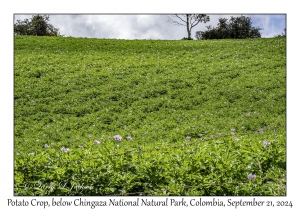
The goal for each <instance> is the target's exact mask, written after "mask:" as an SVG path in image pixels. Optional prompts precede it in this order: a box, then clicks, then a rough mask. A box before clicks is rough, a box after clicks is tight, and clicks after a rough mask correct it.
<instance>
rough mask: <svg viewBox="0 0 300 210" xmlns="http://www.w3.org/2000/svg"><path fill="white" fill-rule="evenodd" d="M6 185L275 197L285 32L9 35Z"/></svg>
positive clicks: (18, 190)
mask: <svg viewBox="0 0 300 210" xmlns="http://www.w3.org/2000/svg"><path fill="white" fill-rule="evenodd" d="M14 193H15V195H19V196H25V195H26V196H31V195H35V196H36V195H51V196H64V195H73V196H74V195H80V196H96V195H97V196H101V195H110V196H113V195H118V196H121V195H124V196H129V195H133V196H175V195H176V196H177V195H180V196H260V195H263V196H285V195H286V39H285V38H261V39H237V40H231V39H228V40H207V41H195V40H194V41H190V40H118V39H94V38H73V37H37V36H15V38H14Z"/></svg>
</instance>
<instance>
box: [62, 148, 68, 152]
mask: <svg viewBox="0 0 300 210" xmlns="http://www.w3.org/2000/svg"><path fill="white" fill-rule="evenodd" d="M61 150H62V151H63V152H70V149H69V148H64V147H63V148H61Z"/></svg>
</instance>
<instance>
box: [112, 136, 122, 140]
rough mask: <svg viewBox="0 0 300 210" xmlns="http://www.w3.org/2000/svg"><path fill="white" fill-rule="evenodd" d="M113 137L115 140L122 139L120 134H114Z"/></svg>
mask: <svg viewBox="0 0 300 210" xmlns="http://www.w3.org/2000/svg"><path fill="white" fill-rule="evenodd" d="M114 139H115V140H117V141H122V136H120V135H115V136H114Z"/></svg>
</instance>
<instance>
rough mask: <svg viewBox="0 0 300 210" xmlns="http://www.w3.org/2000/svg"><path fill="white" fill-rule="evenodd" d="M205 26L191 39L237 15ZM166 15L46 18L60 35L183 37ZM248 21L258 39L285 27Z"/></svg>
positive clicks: (282, 19)
mask: <svg viewBox="0 0 300 210" xmlns="http://www.w3.org/2000/svg"><path fill="white" fill-rule="evenodd" d="M208 15H209V16H210V21H209V22H207V23H199V24H198V25H197V26H196V27H194V28H193V30H192V37H193V38H194V37H195V33H196V31H205V30H206V27H205V26H208V25H211V26H215V27H216V26H217V24H218V22H219V21H218V20H219V18H221V17H222V18H224V17H225V18H228V19H229V18H230V16H240V15H241V14H233V15H230V14H226V15H215V14H213V15H211V14H208ZM168 16H169V17H172V16H171V14H169V15H166V14H165V15H158V14H151V15H140V14H139V15H117V14H115V15H96V14H93V15H88V14H80V15H70V14H68V15H58V14H57V15H56V14H55V15H50V23H51V24H52V25H53V26H54V27H56V28H59V31H60V33H61V34H62V35H65V36H72V37H88V38H117V39H167V40H174V39H177V40H178V39H182V38H183V37H187V31H186V28H185V27H183V26H176V25H174V24H172V23H170V22H168ZM245 16H250V17H251V19H252V26H254V27H260V28H263V30H262V31H261V32H262V37H273V36H275V35H278V34H282V33H283V30H284V29H285V28H286V15H284V14H266V15H262V14H259V15H258V14H255V15H250V14H246V15H245ZM14 17H15V21H16V20H24V19H25V18H28V19H30V18H31V17H32V14H31V15H28V14H26V15H19V14H16V15H15V16H14Z"/></svg>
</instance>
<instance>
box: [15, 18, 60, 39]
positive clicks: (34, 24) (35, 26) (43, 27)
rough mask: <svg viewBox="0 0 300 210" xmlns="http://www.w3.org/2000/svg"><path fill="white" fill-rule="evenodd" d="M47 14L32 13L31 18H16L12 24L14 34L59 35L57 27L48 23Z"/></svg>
mask: <svg viewBox="0 0 300 210" xmlns="http://www.w3.org/2000/svg"><path fill="white" fill-rule="evenodd" d="M48 21H49V16H48V15H33V16H32V18H31V20H28V19H25V20H23V21H21V20H17V22H16V23H15V24H14V33H15V35H35V36H59V32H58V30H59V29H58V28H54V27H53V25H52V24H50V23H48Z"/></svg>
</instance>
